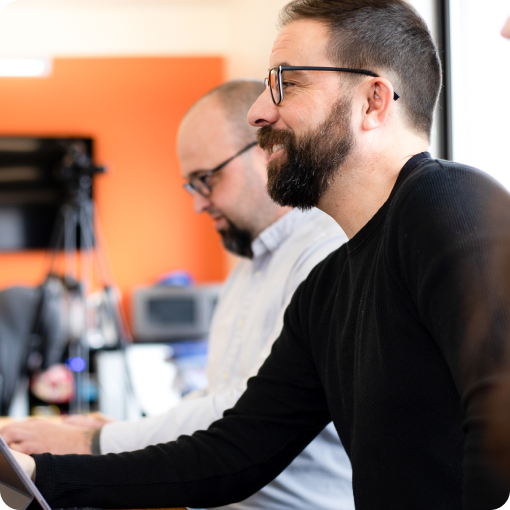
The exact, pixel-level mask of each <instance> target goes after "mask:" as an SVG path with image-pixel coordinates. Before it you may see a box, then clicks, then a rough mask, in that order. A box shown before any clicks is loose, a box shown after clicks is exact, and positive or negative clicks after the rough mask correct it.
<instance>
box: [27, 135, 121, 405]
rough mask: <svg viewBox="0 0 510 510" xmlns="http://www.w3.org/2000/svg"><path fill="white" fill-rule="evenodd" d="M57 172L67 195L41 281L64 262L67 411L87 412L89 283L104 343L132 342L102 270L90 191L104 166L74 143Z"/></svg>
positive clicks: (114, 296) (107, 277)
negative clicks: (105, 325)
mask: <svg viewBox="0 0 510 510" xmlns="http://www.w3.org/2000/svg"><path fill="white" fill-rule="evenodd" d="M60 171H61V176H62V179H63V180H64V182H65V183H66V195H67V198H66V200H65V201H64V203H63V205H62V206H61V207H60V211H59V214H58V217H57V221H56V222H55V226H54V229H53V233H52V239H51V242H50V250H49V254H50V257H51V259H50V263H49V270H48V278H47V279H46V281H48V280H49V278H50V277H54V276H55V275H58V274H59V273H58V271H57V265H58V264H59V263H60V264H61V265H62V266H63V267H62V272H61V274H62V276H61V280H62V282H63V283H64V286H65V288H66V289H67V313H66V315H67V317H65V320H66V323H67V324H66V330H67V342H68V346H69V347H68V348H69V360H68V363H67V364H68V368H70V369H71V371H72V372H73V376H74V381H75V394H74V396H73V398H72V400H71V402H70V412H71V413H86V412H88V411H89V398H88V395H87V394H86V387H85V381H86V380H87V379H88V377H89V375H90V345H89V343H90V342H89V333H90V332H91V330H92V321H93V319H94V317H92V316H91V313H90V309H89V307H88V303H87V298H88V296H89V295H90V293H91V292H92V290H93V289H94V287H96V288H101V289H102V294H103V304H104V306H103V322H104V321H105V320H106V321H107V322H109V324H111V325H113V328H110V329H109V333H108V334H109V336H110V338H109V341H108V342H107V344H108V347H110V348H120V349H123V348H124V347H125V345H126V343H127V342H130V341H131V336H130V333H129V330H128V327H127V321H126V319H125V316H124V315H123V313H122V310H121V307H120V306H119V303H118V298H117V295H116V293H115V290H114V286H113V285H112V284H111V282H112V281H113V279H112V278H111V277H109V274H111V271H110V272H108V271H107V269H106V265H105V260H107V258H106V257H105V256H103V253H102V251H104V250H102V249H101V247H102V243H101V241H102V237H101V230H100V226H99V222H98V221H97V218H96V210H95V209H96V207H95V204H94V201H93V199H92V193H91V189H92V179H93V176H94V175H95V174H96V173H99V172H104V169H103V168H101V167H96V166H94V165H93V164H92V162H91V160H90V158H89V157H88V155H87V154H86V152H85V149H84V147H83V146H82V145H81V144H79V143H76V144H73V145H72V146H71V147H70V150H69V151H68V153H67V154H66V156H65V157H64V160H63V166H62V167H61V168H60ZM62 258H63V260H62ZM108 273H109V274H108ZM96 275H97V276H98V278H97V279H96V278H95V277H96ZM98 284H99V285H98ZM105 315H106V317H105ZM96 318H97V317H96ZM36 320H37V319H36ZM128 380H129V378H128Z"/></svg>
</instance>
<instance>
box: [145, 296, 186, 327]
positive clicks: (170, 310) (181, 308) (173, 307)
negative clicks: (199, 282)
mask: <svg viewBox="0 0 510 510" xmlns="http://www.w3.org/2000/svg"><path fill="white" fill-rule="evenodd" d="M195 306H196V305H195V300H194V299H193V298H186V297H174V298H172V297H166V298H157V299H151V300H150V301H149V302H148V307H149V320H150V322H151V323H153V324H159V325H170V324H194V322H195V317H196V310H195Z"/></svg>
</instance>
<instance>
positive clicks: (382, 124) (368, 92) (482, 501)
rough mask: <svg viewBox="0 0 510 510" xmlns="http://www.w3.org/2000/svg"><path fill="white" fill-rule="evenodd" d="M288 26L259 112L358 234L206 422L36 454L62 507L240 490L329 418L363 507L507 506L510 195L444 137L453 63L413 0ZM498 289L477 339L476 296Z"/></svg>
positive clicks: (305, 288)
mask: <svg viewBox="0 0 510 510" xmlns="http://www.w3.org/2000/svg"><path fill="white" fill-rule="evenodd" d="M281 26H282V28H281V30H280V32H279V34H278V36H277V38H276V40H275V43H274V46H273V50H272V53H271V57H270V72H269V76H268V82H267V83H268V88H267V90H266V91H265V92H264V93H263V94H262V95H261V96H260V98H259V99H258V100H257V102H256V103H255V104H254V106H253V107H252V109H251V111H250V113H249V116H248V119H249V121H250V123H251V124H252V125H253V126H257V127H260V128H262V129H261V131H260V137H259V141H260V144H261V146H262V147H263V148H265V149H266V150H267V151H268V153H269V154H271V157H270V160H269V165H268V171H269V181H268V190H269V193H270V195H271V197H272V198H273V199H274V200H275V201H276V202H277V203H278V204H279V205H280V206H294V207H300V208H302V209H308V208H310V207H313V206H315V205H316V206H318V207H319V208H320V209H322V210H323V211H325V212H326V213H327V214H329V215H330V216H331V217H333V218H334V219H335V220H336V221H337V222H338V223H339V224H340V225H341V226H342V228H343V230H344V231H345V232H346V234H347V236H348V237H349V242H348V243H346V245H343V246H342V247H341V248H340V249H339V250H337V251H336V252H334V253H333V254H331V255H330V256H328V257H327V258H326V259H325V260H324V261H323V262H322V263H320V264H319V265H318V266H317V267H316V268H315V269H314V270H313V271H312V272H311V273H310V276H309V277H308V278H307V279H306V280H305V282H304V283H303V284H302V285H301V286H300V287H299V288H298V289H297V291H296V293H295V294H294V297H293V299H292V301H291V303H290V305H289V307H288V309H287V311H286V314H285V320H284V326H283V330H282V332H281V334H280V336H279V338H278V339H277V340H276V342H275V343H274V344H273V348H272V351H271V355H270V356H269V357H268V359H267V360H266V362H265V363H264V364H263V365H262V367H261V369H260V371H259V372H258V374H257V376H256V377H254V378H252V379H251V380H250V381H249V383H248V388H247V390H246V392H245V393H244V394H243V395H242V396H241V398H240V399H239V400H238V402H237V403H236V405H235V406H234V407H233V408H232V409H230V410H228V411H227V412H225V413H224V417H223V419H221V420H218V421H217V422H215V423H213V424H212V425H211V427H209V429H208V430H207V431H200V432H196V433H195V434H193V435H192V436H190V437H181V438H179V440H178V441H177V442H175V443H169V444H166V445H160V446H159V447H158V449H146V450H144V451H142V452H136V453H131V454H123V455H122V456H119V457H110V458H108V459H99V458H98V459H90V458H87V457H79V458H76V457H73V458H67V457H50V456H35V464H36V465H37V471H36V483H37V485H39V486H40V487H41V490H42V492H43V493H44V494H45V495H46V496H47V497H48V498H50V500H51V501H52V502H53V504H54V505H58V506H64V505H70V504H71V503H72V504H74V505H76V504H77V502H78V504H85V503H87V504H92V505H98V506H101V505H104V506H110V507H111V506H112V505H113V504H114V503H115V504H117V505H120V506H122V505H126V504H127V503H128V501H130V498H135V501H136V503H137V504H141V503H142V501H143V503H144V505H145V506H164V505H169V504H170V505H191V506H201V505H209V506H210V505H215V504H217V505H220V504H224V503H225V502H228V501H235V500H237V499H242V498H244V497H246V495H247V494H250V493H251V492H252V491H254V490H257V489H258V488H260V487H261V486H263V485H264V484H266V483H268V482H269V481H270V480H272V479H273V478H274V477H275V476H277V474H278V473H280V472H281V470H283V469H284V468H285V467H286V466H287V465H288V463H289V462H291V461H292V459H293V458H294V457H295V456H296V455H297V454H298V453H299V452H301V451H302V449H303V448H304V447H305V446H306V445H307V444H309V442H310V441H311V440H312V439H313V438H314V437H316V435H317V434H318V433H319V432H320V431H321V430H322V429H323V427H324V426H325V425H326V424H328V423H329V422H330V420H333V423H334V424H335V427H336V429H337V431H338V433H339V435H340V437H341V439H342V443H343V445H344V447H345V449H346V451H347V453H348V455H349V457H350V460H351V464H352V469H353V490H354V499H355V505H356V508H357V509H358V510H410V509H412V510H460V509H464V510H493V509H495V508H499V507H500V506H501V505H502V504H503V503H504V502H505V500H506V499H507V498H508V487H504V486H502V485H500V484H499V483H498V481H497V480H496V479H495V478H494V477H493V475H492V472H491V470H490V469H489V467H488V466H487V463H486V460H485V456H484V452H483V433H484V430H485V424H486V412H485V408H484V406H485V403H484V401H485V395H486V392H487V390H488V389H490V388H491V386H492V385H493V383H494V380H495V379H497V372H496V367H497V364H498V362H499V359H500V357H501V352H502V349H503V346H504V344H505V343H507V338H508V335H507V333H508V325H509V323H510V320H509V316H508V315H509V314H508V308H507V307H506V303H504V302H503V300H502V297H501V293H500V292H499V289H498V288H497V287H496V286H495V285H494V282H493V280H492V279H491V274H490V266H491V259H492V257H493V250H494V248H495V247H497V245H498V243H499V240H500V239H501V238H502V236H503V235H504V233H505V232H506V230H507V228H508V225H509V224H510V197H509V196H508V194H507V193H506V191H505V190H504V189H503V188H502V187H501V186H499V185H498V184H497V183H496V182H495V181H493V180H492V179H490V178H489V177H488V176H487V175H485V174H483V173H482V172H480V171H477V170H475V169H472V168H469V167H466V166H463V165H458V164H455V163H452V162H447V161H439V160H434V159H432V158H431V156H430V154H429V153H428V152H427V148H428V146H429V139H430V131H431V125H432V117H433V112H434V109H435V106H436V103H437V97H438V93H439V89H440V85H441V68H440V62H439V58H438V55H437V51H436V48H435V46H434V43H433V41H432V37H431V35H430V33H429V31H428V29H427V26H426V24H425V22H424V21H423V20H422V19H421V18H420V16H419V15H418V14H417V13H416V11H415V10H414V9H413V8H412V7H411V6H410V5H409V4H408V3H407V2H405V1H404V0H293V1H292V2H290V3H289V4H288V5H287V6H286V7H285V8H284V10H283V13H282V19H281ZM467 106H468V105H467ZM495 204H499V205H498V207H494V205H495ZM487 303H490V305H491V307H490V310H491V314H490V316H489V317H487V318H486V319H487V320H486V325H487V327H486V328H485V333H484V336H483V338H482V339H481V342H482V344H483V348H482V349H480V350H479V353H480V354H479V355H478V356H476V357H475V356H469V354H470V343H469V341H468V340H469V335H470V334H471V333H472V331H471V329H470V319H471V312H472V311H473V310H476V309H478V308H479V307H480V306H481V305H486V304H487ZM22 461H23V462H25V461H27V459H22ZM26 469H27V471H29V472H30V471H31V469H33V464H32V467H31V466H30V462H27V463H26ZM140 476H141V477H142V479H140V478H137V477H140ZM135 481H136V482H137V483H138V485H137V487H136V489H131V487H130V488H129V489H125V488H124V486H123V489H122V490H121V489H120V486H121V484H122V483H133V482H135ZM96 483H98V484H101V486H100V487H99V488H96V486H95V484H96ZM144 488H145V489H147V490H146V493H145V496H144V499H142V497H140V496H139V494H140V492H141V491H142V490H143V489H144ZM149 488H150V490H149ZM109 490H111V492H108V491H109ZM107 492H108V494H107ZM106 494H107V495H106ZM128 494H129V495H128Z"/></svg>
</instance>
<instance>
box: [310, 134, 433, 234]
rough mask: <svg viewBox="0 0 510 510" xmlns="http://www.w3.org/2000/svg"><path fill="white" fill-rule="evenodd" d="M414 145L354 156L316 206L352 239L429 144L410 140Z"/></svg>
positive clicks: (415, 139) (416, 139)
mask: <svg viewBox="0 0 510 510" xmlns="http://www.w3.org/2000/svg"><path fill="white" fill-rule="evenodd" d="M413 142H414V143H407V144H399V145H400V147H395V146H394V145H392V146H391V148H390V147H389V148H388V149H386V150H383V151H380V152H378V153H371V154H365V155H363V154H362V155H360V154H356V155H353V157H352V158H349V159H350V160H352V161H349V162H346V165H345V167H343V168H341V169H340V172H339V176H338V177H337V178H336V179H335V181H334V182H333V184H332V185H331V187H330V188H329V189H328V191H327V192H326V193H325V194H324V196H323V197H322V198H321V200H320V202H319V205H318V207H319V209H321V210H322V211H324V212H325V213H326V214H329V215H330V216H331V217H332V218H333V219H334V220H335V221H336V222H337V223H338V224H339V225H340V226H341V227H342V229H343V231H344V232H345V233H346V235H347V237H348V238H349V239H351V238H352V237H354V236H355V235H356V234H357V233H358V232H359V231H360V230H361V229H362V228H363V227H364V226H365V225H366V224H367V223H368V222H369V221H370V219H371V218H372V217H373V216H374V215H375V213H376V212H377V211H378V210H379V209H380V208H381V207H382V205H383V204H384V203H385V202H386V200H388V198H389V196H390V194H391V191H392V189H393V187H394V186H395V182H396V180H397V178H398V176H399V174H400V171H401V170H402V168H403V166H404V165H405V164H406V163H407V162H408V161H409V160H410V159H411V158H412V157H413V156H414V155H416V154H419V153H420V152H424V151H427V150H428V143H427V142H426V141H424V140H422V139H419V138H415V137H413Z"/></svg>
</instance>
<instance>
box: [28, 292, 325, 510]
mask: <svg viewBox="0 0 510 510" xmlns="http://www.w3.org/2000/svg"><path fill="white" fill-rule="evenodd" d="M302 289H303V286H301V287H300V289H299V290H298V292H297V293H296V295H295V296H294V298H293V300H292V302H291V304H290V306H289V308H288V310H287V312H286V315H285V322H284V328H283V330H282V334H281V336H280V338H279V339H278V340H277V341H276V342H275V344H274V345H273V348H272V351H271V354H270V356H269V357H268V359H267V360H266V361H265V363H264V364H263V366H262V367H261V369H260V371H259V373H258V375H257V377H254V378H252V379H250V380H249V382H248V387H247V390H246V392H245V393H244V394H243V395H242V396H241V398H240V399H239V401H238V402H237V404H236V405H235V407H233V408H232V409H230V410H228V411H226V412H225V413H224V417H223V418H222V419H220V420H218V421H216V422H214V423H212V424H211V426H210V427H209V428H208V429H207V430H204V431H197V432H195V433H194V434H193V435H192V436H181V437H179V438H178V439H177V441H174V442H170V443H166V444H159V445H155V446H149V447H147V448H145V449H144V450H139V451H136V452H129V453H122V454H108V455H102V456H87V455H83V456H81V455H65V456H53V455H50V454H42V455H34V458H35V460H36V466H37V478H36V484H37V486H38V487H39V489H40V490H41V493H42V494H43V496H44V497H45V498H46V499H47V501H48V502H49V504H50V506H52V507H53V508H55V507H64V508H65V507H86V506H88V507H91V506H93V507H102V508H142V507H143V508H151V507H152V508H154V507H172V506H191V507H201V508H203V507H214V506H221V505H226V504H230V503H233V502H236V501H240V500H243V499H245V498H247V497H248V496H250V495H251V494H253V493H255V492H256V491H258V490H260V489H261V488H262V487H263V486H264V485H265V484H267V483H268V482H270V481H271V480H273V479H274V478H275V477H276V476H277V475H278V474H279V473H280V472H281V471H283V469H285V468H286V467H287V466H288V465H289V464H290V462H291V461H292V460H293V459H294V458H295V457H296V456H297V455H298V454H299V453H300V452H301V451H302V450H303V449H304V448H305V447H306V446H307V445H308V444H309V443H310V442H311V441H312V440H313V439H314V438H315V436H316V435H317V434H318V433H319V432H320V431H321V430H322V429H323V428H324V427H325V426H326V425H327V424H328V423H329V422H330V420H331V418H330V415H329V410H328V406H327V402H326V397H325V395H324V390H323V388H322V385H321V381H320V379H319V376H318V374H317V370H316V367H315V364H314V362H313V358H312V354H311V352H310V348H309V343H308V339H307V338H306V335H304V334H303V333H302V332H303V331H306V330H307V329H306V327H305V326H304V325H302V324H301V323H300V320H301V318H300V314H299V309H300V303H299V300H300V299H303V297H302V294H304V293H302V292H300V290H302Z"/></svg>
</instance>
